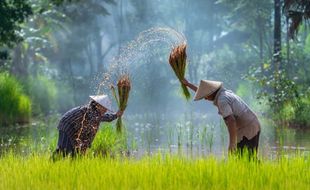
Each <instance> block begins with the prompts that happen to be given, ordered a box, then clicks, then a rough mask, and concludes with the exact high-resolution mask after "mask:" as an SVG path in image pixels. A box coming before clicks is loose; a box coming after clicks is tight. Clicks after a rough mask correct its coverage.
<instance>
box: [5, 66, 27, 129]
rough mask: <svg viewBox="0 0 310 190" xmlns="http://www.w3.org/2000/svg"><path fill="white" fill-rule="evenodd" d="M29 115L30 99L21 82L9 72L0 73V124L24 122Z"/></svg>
mask: <svg viewBox="0 0 310 190" xmlns="http://www.w3.org/2000/svg"><path fill="white" fill-rule="evenodd" d="M30 116H31V101H30V99H29V98H28V96H26V95H25V94H24V92H23V89H22V86H21V84H20V83H19V82H18V81H17V79H15V78H14V77H13V76H11V75H10V74H9V73H7V72H4V73H0V124H2V125H3V124H13V123H16V122H19V123H25V122H28V121H29V119H30Z"/></svg>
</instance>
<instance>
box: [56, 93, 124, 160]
mask: <svg viewBox="0 0 310 190" xmlns="http://www.w3.org/2000/svg"><path fill="white" fill-rule="evenodd" d="M90 98H91V101H90V103H89V104H88V105H85V106H79V107H76V108H73V109H71V110H69V111H68V112H67V113H65V114H64V115H63V116H62V118H61V120H60V122H59V124H58V127H57V129H58V130H59V138H58V145H57V149H56V151H55V152H54V155H55V154H62V155H63V156H66V155H68V154H71V155H72V156H74V155H75V154H76V153H81V154H84V153H85V152H86V150H87V149H88V148H89V147H90V146H91V143H92V142H93V140H94V138H95V135H96V133H97V131H98V128H99V125H100V122H111V121H113V120H115V119H116V118H118V117H120V116H122V114H123V111H118V112H117V113H106V112H107V111H111V102H110V100H109V98H108V96H107V95H100V96H90Z"/></svg>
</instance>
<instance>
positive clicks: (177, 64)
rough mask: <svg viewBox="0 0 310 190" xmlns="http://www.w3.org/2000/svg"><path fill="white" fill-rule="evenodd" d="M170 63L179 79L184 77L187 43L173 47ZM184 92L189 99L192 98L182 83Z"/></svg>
mask: <svg viewBox="0 0 310 190" xmlns="http://www.w3.org/2000/svg"><path fill="white" fill-rule="evenodd" d="M169 63H170V66H171V67H172V70H173V71H174V73H175V75H176V76H177V77H178V79H179V81H181V80H183V79H184V75H185V69H186V44H185V43H184V44H181V45H178V46H177V47H175V48H173V49H172V51H171V53H170V56H169ZM181 87H182V90H183V94H184V96H185V98H186V99H187V100H188V99H189V98H190V96H191V95H190V93H189V91H188V89H187V87H186V86H185V85H184V84H182V85H181Z"/></svg>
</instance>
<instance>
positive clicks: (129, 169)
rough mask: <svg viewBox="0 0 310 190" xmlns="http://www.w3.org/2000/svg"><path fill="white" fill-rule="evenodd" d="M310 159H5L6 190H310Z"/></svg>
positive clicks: (1, 182)
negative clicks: (54, 160)
mask: <svg viewBox="0 0 310 190" xmlns="http://www.w3.org/2000/svg"><path fill="white" fill-rule="evenodd" d="M309 170H310V162H309V157H304V156H301V155H299V156H294V157H291V158H287V157H282V158H280V159H278V160H261V161H259V162H257V161H248V160H247V159H238V158H235V157H230V158H229V159H224V158H223V159H218V158H214V157H207V158H199V159H198V158H197V159H188V158H182V157H175V156H169V155H160V154H158V155H156V156H152V157H144V158H142V159H139V160H136V159H127V158H126V159H124V158H123V159H121V158H113V159H112V158H102V157H101V158H100V157H84V158H76V159H73V160H72V159H70V158H68V159H64V160H59V161H56V162H53V161H51V160H49V155H43V156H42V155H41V156H40V155H30V156H28V157H20V156H14V155H12V154H9V155H6V156H4V157H2V158H0V189H309V185H310V172H309Z"/></svg>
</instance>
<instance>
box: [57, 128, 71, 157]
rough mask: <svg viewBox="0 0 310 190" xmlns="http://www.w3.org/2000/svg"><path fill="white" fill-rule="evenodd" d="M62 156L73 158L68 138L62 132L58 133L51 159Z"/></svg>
mask: <svg viewBox="0 0 310 190" xmlns="http://www.w3.org/2000/svg"><path fill="white" fill-rule="evenodd" d="M57 155H58V156H59V155H62V156H63V157H65V156H67V155H71V156H75V150H74V147H73V146H72V144H71V142H70V139H69V136H68V135H67V134H66V133H65V132H64V131H59V137H58V143H57V149H56V150H55V152H54V153H53V157H55V156H57Z"/></svg>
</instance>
